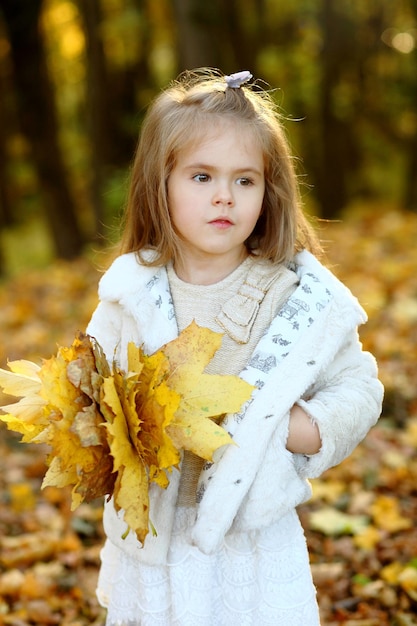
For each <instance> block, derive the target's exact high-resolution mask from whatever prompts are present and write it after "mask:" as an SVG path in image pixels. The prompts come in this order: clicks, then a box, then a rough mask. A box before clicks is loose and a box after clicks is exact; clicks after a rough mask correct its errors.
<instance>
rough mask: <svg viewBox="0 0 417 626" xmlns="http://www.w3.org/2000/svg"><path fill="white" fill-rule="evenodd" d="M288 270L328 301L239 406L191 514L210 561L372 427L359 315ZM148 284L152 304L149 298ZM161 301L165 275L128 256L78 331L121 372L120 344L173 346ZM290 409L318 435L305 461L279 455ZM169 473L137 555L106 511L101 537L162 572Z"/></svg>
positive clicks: (303, 494) (290, 503) (173, 490)
mask: <svg viewBox="0 0 417 626" xmlns="http://www.w3.org/2000/svg"><path fill="white" fill-rule="evenodd" d="M295 261H296V263H297V265H301V266H303V267H304V268H305V269H306V270H307V271H309V272H312V273H314V275H315V276H316V277H317V278H318V280H319V281H320V282H321V283H322V284H323V285H325V287H326V288H328V289H329V291H330V292H331V293H332V300H331V302H330V304H329V305H328V306H327V307H326V308H325V309H324V310H323V311H322V313H321V314H320V315H319V316H318V317H317V319H316V320H315V322H314V324H312V326H311V327H310V328H309V330H308V334H307V336H304V337H303V341H299V342H297V343H295V345H294V346H293V347H292V348H291V351H290V352H289V354H288V355H287V356H286V358H285V360H283V361H282V362H281V363H280V364H279V365H278V367H277V368H276V369H274V370H273V373H271V375H270V377H269V379H268V380H267V382H266V384H265V385H264V386H263V387H262V389H260V390H259V391H258V392H257V394H256V396H255V398H254V401H253V402H252V403H251V404H250V405H249V407H248V409H247V411H246V414H245V418H244V420H243V421H242V423H241V424H240V425H239V426H238V427H237V429H236V432H235V433H234V435H233V436H234V440H235V442H236V443H237V444H238V445H237V446H226V447H224V448H223V449H222V454H221V456H220V458H219V459H217V462H216V464H215V467H214V470H215V471H214V472H212V475H211V476H210V479H209V481H208V483H207V485H206V488H205V490H204V495H203V497H202V499H201V502H200V504H199V505H198V507H197V509H196V513H197V515H196V523H195V526H194V530H193V540H194V543H195V544H196V545H197V546H198V547H199V548H200V550H202V551H203V552H205V553H211V552H214V551H215V550H216V549H217V548H218V547H219V546H220V544H221V542H222V540H223V537H224V535H225V534H226V533H228V532H245V531H248V530H253V529H257V528H260V527H262V526H266V525H269V524H271V523H273V522H274V521H276V520H278V519H279V518H280V517H281V516H283V515H284V514H285V513H287V512H288V511H289V510H290V509H293V508H294V507H296V506H297V505H298V504H300V503H301V502H304V501H305V500H307V499H308V498H309V497H310V495H311V489H310V485H309V483H308V481H307V479H308V478H313V477H317V476H319V475H320V474H321V473H322V472H324V471H325V470H326V469H328V468H329V467H332V466H334V465H336V464H338V463H340V462H341V461H342V460H343V459H344V458H346V457H347V456H348V455H349V454H350V453H351V452H352V450H353V449H354V448H355V447H356V446H357V444H358V443H359V442H360V441H361V440H362V439H363V438H364V437H365V435H366V433H367V432H368V430H369V429H370V428H371V426H372V425H373V424H375V422H376V421H377V419H378V417H379V415H380V411H381V403H382V396H383V389H382V385H381V383H380V382H379V381H378V378H377V368H376V363H375V360H374V358H373V357H372V356H371V355H370V354H369V353H367V352H364V351H362V346H361V344H360V342H359V339H358V334H357V326H358V325H359V324H362V323H364V322H365V321H366V315H365V313H364V311H363V309H362V308H361V307H360V305H359V304H358V302H357V300H356V299H355V298H354V297H353V296H352V294H351V293H350V291H349V290H348V289H347V288H346V287H345V286H344V285H343V284H342V283H341V282H340V281H339V280H337V279H336V277H335V276H334V275H333V274H332V273H331V272H330V271H329V270H328V269H326V268H325V267H324V266H323V265H321V264H320V263H319V262H318V261H317V259H315V257H313V256H312V255H311V254H310V253H308V252H306V251H304V252H302V253H301V254H299V255H297V257H296V259H295ZM155 284H157V286H158V290H159V296H158V297H157V298H155V293H153V292H152V290H151V289H150V287H151V286H153V285H155ZM161 294H162V295H163V296H164V297H167V298H168V299H169V284H168V279H167V275H166V271H165V268H152V267H144V266H141V265H140V264H139V263H138V261H137V259H136V257H135V255H134V254H127V255H123V256H121V257H119V258H118V259H116V261H115V262H114V263H113V265H112V266H111V267H110V269H109V270H108V271H107V273H106V274H105V275H104V276H103V278H102V280H101V282H100V287H99V297H100V303H99V305H98V307H97V309H96V311H95V313H94V315H93V317H92V320H91V322H90V324H89V326H88V328H87V332H88V333H89V334H90V335H92V336H94V337H95V338H96V339H97V340H98V341H99V343H100V344H101V345H102V347H103V349H104V351H105V353H106V355H107V357H108V359H109V360H113V358H116V360H117V361H118V362H119V363H120V365H121V367H122V368H123V367H126V363H125V355H126V354H127V344H128V342H130V341H134V342H135V343H136V344H137V345H143V347H144V349H145V350H146V351H147V352H148V353H152V352H154V351H155V350H157V349H158V348H160V347H161V346H162V345H163V344H165V343H166V342H167V341H170V340H172V339H173V338H175V337H176V336H177V333H178V331H177V327H176V322H175V315H174V314H173V313H172V312H171V313H170V314H167V312H166V309H164V307H161V306H160V296H161ZM295 403H298V404H299V405H300V406H302V408H303V409H304V410H305V411H306V412H307V413H308V414H309V415H310V417H311V419H312V420H314V421H315V422H316V423H317V424H318V427H319V430H320V435H321V440H322V447H321V449H320V451H319V452H318V453H317V454H315V455H312V456H305V455H295V454H292V453H290V452H289V451H288V450H287V449H286V440H287V435H288V423H289V411H290V409H291V407H292V406H293V405H294V404H295ZM179 475H180V474H179V472H174V473H173V474H172V475H171V479H170V485H169V487H168V489H167V490H162V489H160V488H159V487H157V486H156V485H152V487H151V518H152V523H153V524H154V526H155V527H156V528H157V530H158V536H157V537H151V536H150V535H151V533H149V535H148V537H147V539H146V542H145V547H144V548H142V547H141V545H140V544H139V543H138V542H137V540H136V537H135V536H134V535H133V533H130V534H129V535H128V537H127V538H126V539H122V538H121V537H122V535H123V534H124V531H125V529H126V525H125V523H124V522H123V519H122V515H121V514H116V512H115V510H114V507H113V505H112V502H110V503H108V504H107V505H106V507H105V515H104V527H105V531H106V534H107V536H108V537H109V539H110V540H111V541H112V542H113V543H115V544H116V545H117V546H119V548H120V549H122V550H125V551H128V552H129V553H130V554H131V555H136V557H137V558H138V559H139V560H142V561H144V562H148V563H153V564H157V563H164V562H165V559H166V554H167V551H168V547H169V541H170V533H171V528H172V522H173V516H174V511H175V504H176V498H177V491H178V484H179Z"/></svg>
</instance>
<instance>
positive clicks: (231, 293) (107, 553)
mask: <svg viewBox="0 0 417 626" xmlns="http://www.w3.org/2000/svg"><path fill="white" fill-rule="evenodd" d="M168 277H169V282H170V289H171V295H172V298H173V302H174V307H175V314H176V320H177V324H178V329H179V331H181V330H183V329H184V328H185V327H187V326H188V325H189V324H190V323H191V322H192V321H193V320H195V321H196V322H197V323H198V324H199V325H200V326H204V327H208V328H210V329H212V330H214V331H217V332H222V333H224V336H223V340H222V346H221V348H220V349H219V350H218V352H217V353H216V355H215V356H214V358H213V360H212V361H211V363H210V364H209V366H208V368H207V370H206V371H207V372H209V373H213V374H214V373H215V374H218V373H220V374H239V372H240V371H241V370H242V369H243V368H244V367H245V365H246V363H247V362H248V360H249V358H250V356H251V354H252V352H253V351H254V349H255V347H256V345H257V343H258V341H259V340H260V338H261V337H262V335H263V334H264V332H265V330H266V329H267V328H268V327H269V325H270V323H271V321H272V319H273V318H274V317H275V315H276V313H277V311H278V310H279V309H280V307H281V305H282V304H283V302H284V301H285V300H286V299H287V298H288V297H289V296H290V294H291V293H292V292H293V291H294V289H295V287H296V280H297V279H296V275H295V274H294V273H293V272H290V271H289V270H287V269H286V268H285V267H279V268H275V269H274V270H273V271H272V272H271V266H270V265H268V267H267V266H265V264H262V263H260V262H259V261H256V259H253V258H251V257H249V258H247V259H246V260H245V261H244V262H243V263H242V264H241V265H240V266H239V267H238V268H237V269H236V270H235V271H234V272H232V273H231V274H230V275H229V276H227V277H226V278H225V279H224V280H222V281H220V282H219V283H216V284H213V285H204V286H203V285H193V284H189V283H185V282H183V281H181V280H180V279H179V278H178V277H177V275H176V274H175V272H174V270H173V268H172V267H168ZM201 467H202V461H201V459H199V458H198V457H195V456H194V455H192V454H186V455H184V459H183V463H182V468H181V482H180V488H179V494H178V502H177V509H176V515H175V522H174V529H173V535H172V539H171V547H170V550H169V554H168V563H167V565H165V566H150V565H145V564H142V563H138V562H137V561H135V560H134V559H133V558H132V559H130V558H129V556H128V555H126V554H125V553H123V552H121V551H119V550H118V548H116V547H115V546H113V545H112V544H111V543H110V542H107V543H106V546H105V547H104V549H103V551H102V568H101V571H100V579H99V584H98V598H99V600H100V602H101V604H102V605H103V606H106V607H107V609H108V614H107V622H106V625H107V626H116V625H117V626H139V625H141V626H234V625H239V626H267V625H269V626H280V625H282V626H318V625H319V617H318V609H317V604H316V599H315V589H314V586H313V583H312V580H311V573H310V567H309V562H308V554H307V549H306V542H305V538H304V534H303V531H302V528H301V525H300V522H299V519H298V516H297V514H296V512H295V511H294V512H292V513H290V514H288V515H286V516H285V517H284V518H282V519H281V520H280V521H279V522H278V523H276V524H274V525H272V526H271V527H269V528H267V529H262V530H260V531H251V532H250V533H241V534H236V533H235V534H234V535H233V536H228V535H226V537H225V540H224V543H223V546H222V548H221V549H220V550H219V551H218V552H217V553H216V554H214V555H209V556H208V555H205V554H203V553H202V552H200V551H199V550H198V548H196V547H195V546H193V545H192V543H191V539H190V533H191V529H192V526H193V522H194V520H195V515H196V511H197V507H196V490H197V482H198V477H199V473H200V470H201Z"/></svg>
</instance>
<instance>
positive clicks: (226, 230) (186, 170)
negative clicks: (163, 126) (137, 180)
mask: <svg viewBox="0 0 417 626" xmlns="http://www.w3.org/2000/svg"><path fill="white" fill-rule="evenodd" d="M264 191H265V177H264V159H263V154H262V150H261V147H260V145H259V144H258V142H257V141H256V138H255V136H254V133H253V132H252V131H251V130H250V129H249V128H246V127H244V126H243V125H242V126H239V125H237V124H234V123H224V124H217V125H216V126H215V127H214V128H213V129H211V130H210V129H209V130H208V131H207V133H206V134H205V135H204V137H203V139H202V140H201V141H200V142H199V143H193V144H192V146H190V147H188V148H185V149H184V150H181V151H180V152H179V154H178V155H177V161H176V165H175V167H174V168H173V170H172V172H171V174H170V176H169V179H168V203H169V210H170V215H171V220H172V223H173V226H174V228H175V230H176V232H177V233H178V235H179V236H180V238H181V240H182V243H183V246H182V252H183V254H182V259H183V264H184V268H183V269H184V270H185V271H183V272H182V277H184V276H185V277H187V276H188V279H189V277H190V276H193V270H194V269H198V268H201V267H203V266H205V267H209V265H208V264H211V266H212V267H216V268H220V267H221V268H223V270H224V272H222V273H223V276H226V275H227V274H228V273H230V272H232V271H233V270H234V269H235V268H236V267H237V266H238V265H239V263H240V262H241V261H242V260H243V259H244V258H245V257H246V256H247V250H246V247H245V244H244V242H245V241H246V239H247V238H248V237H249V235H250V234H251V233H252V231H253V229H254V228H255V225H256V222H257V220H258V218H259V215H260V213H261V210H262V202H263V197H264ZM213 263H214V264H215V265H213ZM217 273H218V272H217ZM186 279H187V278H186ZM190 282H193V280H192V279H191V281H190Z"/></svg>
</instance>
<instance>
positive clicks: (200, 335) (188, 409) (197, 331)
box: [0, 323, 253, 543]
mask: <svg viewBox="0 0 417 626" xmlns="http://www.w3.org/2000/svg"><path fill="white" fill-rule="evenodd" d="M220 342H221V335H220V334H219V333H215V332H213V331H210V330H208V329H205V328H200V327H199V326H197V325H196V324H195V323H193V324H191V325H190V326H189V327H188V328H187V329H185V331H183V332H182V333H181V334H180V335H179V336H178V337H177V338H176V339H175V340H173V341H172V342H170V343H168V344H166V345H165V346H163V347H162V348H161V349H160V350H158V351H157V352H155V353H154V354H153V355H150V356H148V355H146V354H145V353H144V352H143V350H142V349H141V348H140V347H136V346H134V345H133V344H129V346H128V355H127V356H128V371H127V372H122V371H121V370H120V369H119V368H118V367H117V365H116V364H113V367H112V368H110V367H109V365H108V363H107V361H106V359H105V357H104V354H103V352H102V350H101V348H100V346H99V345H98V344H97V343H96V342H95V341H94V340H93V339H92V338H90V337H88V336H87V335H84V334H82V333H78V334H77V336H76V337H75V339H74V341H73V343H72V345H71V346H70V347H60V348H59V349H58V352H57V355H56V356H54V357H52V358H51V359H48V360H46V361H44V362H43V365H42V367H40V368H36V367H35V366H34V365H33V364H31V363H30V362H16V363H13V364H11V366H10V369H11V370H12V368H13V370H12V371H11V372H6V373H5V374H4V376H3V378H0V384H3V385H4V386H5V387H6V386H7V389H8V390H9V391H10V392H13V393H12V395H16V396H18V397H19V396H20V397H22V396H23V397H22V398H21V400H20V402H17V403H16V404H15V405H10V407H8V408H10V413H9V414H8V415H5V416H1V415H0V419H2V420H3V421H5V422H7V423H8V427H9V428H12V429H13V430H17V431H18V432H21V433H22V434H23V435H24V438H25V440H26V441H34V442H35V443H46V444H48V445H49V446H50V448H51V451H50V453H49V456H48V458H47V464H48V470H47V472H46V475H45V477H44V480H43V483H42V487H46V486H55V487H66V486H72V508H73V509H74V508H76V507H77V506H78V505H79V504H80V503H81V502H82V501H83V500H87V501H89V500H91V499H93V498H95V497H98V496H103V495H108V496H113V498H114V503H115V507H116V509H118V510H120V509H122V510H123V512H124V519H125V521H126V523H127V524H128V527H129V528H130V529H132V530H133V531H134V532H135V533H136V535H137V537H138V539H139V541H141V542H142V543H143V542H144V540H145V538H146V535H147V533H148V532H149V484H150V483H151V482H155V483H156V484H157V485H159V486H160V487H161V488H166V487H167V486H168V484H169V474H170V473H171V472H172V471H173V470H174V469H176V468H178V467H179V462H180V459H181V450H182V449H185V450H191V451H193V452H194V453H196V454H198V455H199V456H201V457H202V458H204V459H212V457H213V453H214V451H215V450H217V449H218V448H219V447H221V446H223V445H225V444H229V443H231V442H232V439H231V437H230V435H229V434H228V433H227V432H226V431H225V430H224V429H223V428H222V427H221V426H219V425H218V424H217V423H216V422H215V421H214V420H213V419H212V418H213V417H218V416H221V415H223V414H225V413H229V412H235V411H237V410H239V409H240V408H241V406H242V404H243V403H244V402H245V401H247V400H248V399H249V398H250V395H251V393H252V390H253V387H252V386H251V385H249V384H248V383H246V382H244V381H243V380H241V379H240V378H238V377H236V376H213V375H209V374H206V373H205V372H204V369H205V368H206V366H207V365H208V363H209V362H210V360H211V359H212V358H213V356H214V354H215V352H216V351H217V350H218V348H219V346H220ZM29 400H30V402H31V407H32V408H31V409H30V408H29V406H28V405H27V404H26V403H27V402H28V401H29ZM11 407H13V409H12V408H11Z"/></svg>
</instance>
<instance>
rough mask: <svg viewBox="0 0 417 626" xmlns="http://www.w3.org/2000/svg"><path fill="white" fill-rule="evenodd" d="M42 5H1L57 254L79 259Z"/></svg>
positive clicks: (16, 0) (7, 0) (38, 0)
mask: <svg viewBox="0 0 417 626" xmlns="http://www.w3.org/2000/svg"><path fill="white" fill-rule="evenodd" d="M42 4H43V0H31V1H30V2H26V1H25V0H1V3H0V7H1V10H2V13H3V16H4V21H5V24H6V28H7V31H8V36H9V41H10V54H11V59H12V64H13V77H14V84H15V89H16V96H17V103H18V111H19V119H20V124H21V128H22V131H23V132H24V134H25V135H26V137H27V138H28V141H29V143H30V146H31V149H32V152H33V158H34V162H35V167H36V170H37V173H38V176H39V180H40V183H41V187H42V193H43V196H44V203H43V204H44V206H45V211H46V215H47V218H48V223H49V226H50V229H51V232H52V236H53V241H54V244H55V247H56V252H57V255H58V256H60V257H62V258H66V259H70V258H73V257H75V256H77V255H78V254H79V253H80V251H81V249H82V245H83V239H82V235H81V232H80V229H79V227H78V224H77V219H76V213H75V206H74V202H73V199H72V197H71V191H70V189H69V186H68V182H67V178H66V172H65V168H64V164H63V160H62V155H61V152H60V147H59V144H58V123H57V117H56V111H55V102H54V93H53V87H52V84H51V82H50V79H49V76H48V71H47V65H46V60H45V53H44V46H43V41H42V34H41V32H40V28H39V18H40V14H41V10H42Z"/></svg>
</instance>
